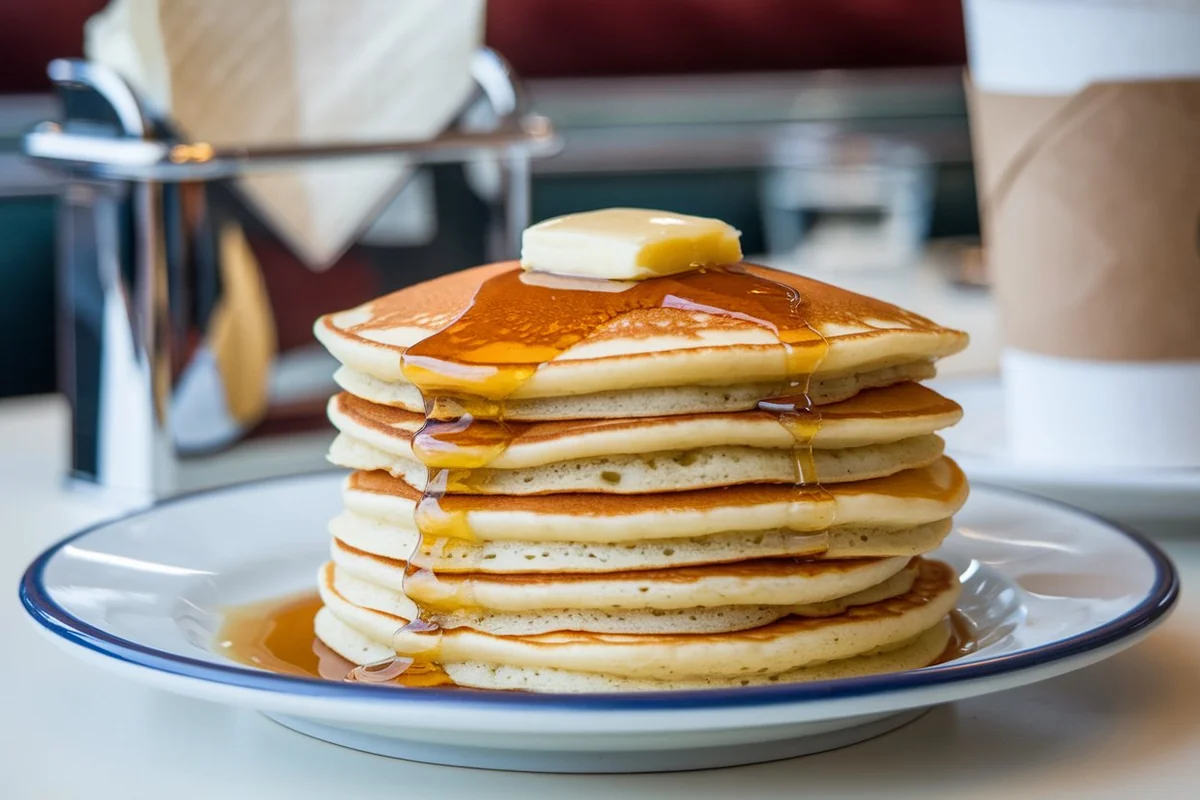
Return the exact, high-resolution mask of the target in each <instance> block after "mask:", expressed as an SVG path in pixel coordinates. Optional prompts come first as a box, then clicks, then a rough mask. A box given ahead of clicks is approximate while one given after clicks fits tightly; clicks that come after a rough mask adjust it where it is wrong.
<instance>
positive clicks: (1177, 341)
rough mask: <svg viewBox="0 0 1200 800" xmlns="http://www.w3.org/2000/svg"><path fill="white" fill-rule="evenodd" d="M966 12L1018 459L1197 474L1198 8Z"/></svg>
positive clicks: (1180, 2)
mask: <svg viewBox="0 0 1200 800" xmlns="http://www.w3.org/2000/svg"><path fill="white" fill-rule="evenodd" d="M964 6H965V17H966V24H967V43H968V52H969V57H970V75H969V78H968V81H967V83H968V90H969V93H970V102H971V127H972V138H973V141H974V147H975V153H976V168H977V180H978V183H979V197H980V209H981V213H982V215H983V221H984V235H985V239H986V242H987V247H988V259H989V268H990V274H991V277H992V281H993V284H994V286H995V291H996V298H997V303H998V305H999V309H1000V318H1001V324H1002V328H1003V333H1004V342H1005V351H1004V355H1003V358H1002V369H1003V375H1004V384H1005V399H1006V412H1007V414H1008V429H1009V431H1010V444H1011V447H1012V450H1013V455H1014V456H1016V457H1017V458H1020V459H1022V460H1028V461H1036V462H1041V463H1058V464H1072V465H1079V464H1086V465H1090V466H1122V467H1196V466H1200V411H1198V409H1200V44H1198V43H1200V1H1198V0H1136V1H1135V0H965V2H964Z"/></svg>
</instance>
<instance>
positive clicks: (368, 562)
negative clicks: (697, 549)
mask: <svg viewBox="0 0 1200 800" xmlns="http://www.w3.org/2000/svg"><path fill="white" fill-rule="evenodd" d="M330 557H331V559H332V562H333V563H334V564H335V565H337V567H338V569H339V570H344V571H345V572H347V573H349V574H351V575H354V576H356V577H358V578H361V579H363V580H367V581H370V582H371V583H374V584H377V585H379V586H383V587H386V588H388V589H392V590H394V591H396V592H401V591H402V592H404V594H405V595H407V596H408V597H409V598H410V599H412V600H415V601H416V602H418V603H420V604H421V605H422V607H424V608H429V609H435V610H455V609H460V608H481V609H487V610H491V611H533V610H539V609H546V608H605V609H611V608H623V609H636V608H653V609H677V608H704V607H709V606H727V605H743V606H744V605H777V606H791V605H800V604H809V603H823V602H825V601H827V600H833V599H835V598H838V597H844V596H847V595H851V594H854V593H856V592H861V591H862V590H864V589H867V588H869V587H871V586H875V585H876V584H879V583H882V582H883V581H885V580H887V579H888V578H890V577H892V576H893V575H895V574H896V573H897V572H899V571H900V570H902V569H903V568H904V566H905V564H907V563H908V562H909V559H907V558H902V557H896V558H859V559H848V560H838V559H822V560H817V561H813V560H799V559H793V558H771V559H756V560H748V561H741V562H737V563H732V564H710V565H705V566H698V567H673V568H670V569H659V570H653V569H643V570H635V571H630V572H605V573H591V574H587V573H575V574H572V573H558V574H543V573H537V572H529V573H520V574H508V575H505V574H495V573H466V574H463V573H459V574H447V575H437V576H435V575H434V574H433V573H432V572H430V571H429V570H427V569H424V570H419V571H416V572H414V573H412V574H411V575H409V576H407V581H406V576H405V568H406V565H407V562H405V561H402V560H398V559H388V558H383V557H382V556H377V555H373V554H370V553H366V552H364V551H361V550H356V549H354V548H351V547H350V546H348V545H346V544H344V543H342V542H338V541H337V540H334V542H333V546H332V547H331V552H330Z"/></svg>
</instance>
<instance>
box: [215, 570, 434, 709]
mask: <svg viewBox="0 0 1200 800" xmlns="http://www.w3.org/2000/svg"><path fill="white" fill-rule="evenodd" d="M320 609H321V597H320V596H319V595H318V594H317V593H315V592H312V593H308V594H301V595H292V596H290V597H285V598H280V599H275V600H267V601H265V602H261V603H252V604H250V605H246V606H240V607H238V608H235V609H232V610H230V611H229V612H228V613H227V614H226V615H225V622H224V624H222V626H221V630H220V632H219V633H218V634H217V640H216V645H215V647H216V650H217V652H219V653H221V654H222V655H224V656H226V657H227V658H229V659H231V660H233V661H237V662H239V663H241V664H246V665H248V666H252V667H258V668H260V669H266V670H270V671H271V672H278V673H281V674H284V675H295V676H298V677H302V678H322V679H324V680H332V681H352V682H361V683H382V684H388V685H393V686H401V687H410V688H417V687H432V686H451V685H453V682H452V681H451V680H450V677H449V676H448V675H446V673H445V672H444V671H442V669H441V668H440V667H438V666H436V665H435V664H432V663H430V662H428V661H425V662H421V661H416V660H412V659H396V660H395V661H394V662H393V661H388V662H384V663H382V664H372V665H368V666H366V667H360V666H358V665H356V664H354V663H353V662H350V661H347V660H346V659H344V658H342V657H341V656H339V655H338V654H337V653H335V652H333V650H331V649H330V648H329V647H328V646H327V645H326V644H325V643H324V642H322V641H321V640H320V639H318V638H317V636H316V633H315V632H314V631H313V619H314V618H315V617H316V615H317V612H318V611H319V610H320ZM393 664H394V665H395V666H393Z"/></svg>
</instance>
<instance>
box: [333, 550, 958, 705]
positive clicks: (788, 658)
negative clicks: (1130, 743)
mask: <svg viewBox="0 0 1200 800" xmlns="http://www.w3.org/2000/svg"><path fill="white" fill-rule="evenodd" d="M918 570H919V571H918V574H917V577H916V579H915V581H914V583H913V585H912V588H911V589H910V590H909V591H908V592H906V593H904V594H903V595H899V596H897V597H893V598H889V599H886V600H881V601H879V602H877V603H871V604H868V605H864V606H858V607H853V608H849V609H847V610H846V611H845V612H843V613H841V614H837V615H834V616H830V617H800V616H796V615H792V616H788V617H784V618H782V619H780V620H778V621H776V622H772V623H770V624H767V625H763V626H760V627H757V628H752V629H749V630H744V631H737V632H731V633H721V634H666V635H635V634H596V633H586V632H579V631H562V632H556V633H547V634H538V635H530V636H496V635H492V634H486V633H481V632H478V631H473V630H470V629H468V628H456V629H453V630H444V631H442V632H441V634H440V635H438V636H436V637H431V636H429V635H427V634H417V633H408V632H406V631H404V630H402V628H403V627H404V626H405V625H406V624H407V620H406V619H404V618H402V617H399V616H395V615H390V614H387V613H383V612H380V611H375V610H371V609H366V608H361V607H359V606H356V605H354V604H353V603H351V602H349V601H348V600H347V599H346V598H344V597H343V596H342V595H340V594H339V593H338V592H337V591H336V590H335V589H334V588H333V586H332V570H330V569H325V570H323V571H322V574H321V583H320V591H321V598H322V600H323V601H324V603H325V606H326V609H327V610H328V611H329V612H330V614H332V615H333V616H335V617H336V618H337V619H339V620H340V621H341V622H342V623H344V624H345V625H346V626H348V627H349V628H351V629H353V630H355V631H357V632H358V633H360V634H362V636H363V637H365V638H366V639H369V640H370V641H372V642H374V643H375V644H377V645H381V646H382V647H383V648H389V649H390V652H391V653H393V654H398V655H401V656H419V655H421V654H422V653H435V657H436V660H437V661H438V663H440V664H443V665H446V666H447V667H448V666H449V665H451V664H455V663H460V662H466V663H481V664H489V665H495V666H511V667H519V668H524V669H536V670H544V669H554V670H563V671H567V672H585V673H597V674H602V675H607V676H615V677H620V678H634V679H642V680H647V679H648V680H656V681H663V682H674V681H696V680H712V679H723V680H741V679H749V678H752V677H763V678H768V679H769V677H770V676H771V675H779V674H781V673H787V672H788V671H790V670H795V669H798V668H801V667H807V666H812V665H816V664H824V663H828V662H832V661H838V660H842V659H848V658H853V657H855V656H862V655H866V654H871V653H875V652H880V651H886V650H889V649H896V648H900V647H903V646H905V645H906V644H908V643H910V642H912V641H914V640H916V639H917V638H918V637H920V636H921V635H922V634H923V633H925V632H926V631H928V630H930V629H932V628H935V627H937V626H938V625H939V624H941V623H942V622H943V621H944V620H945V618H946V615H947V614H948V613H949V612H950V611H951V610H952V609H953V607H954V603H955V601H956V599H957V597H958V593H959V585H958V579H957V576H956V575H955V574H954V572H953V570H951V569H950V567H948V566H947V565H945V564H942V563H941V562H937V561H928V560H922V561H921V562H920V563H919V568H918ZM318 635H319V636H321V638H322V641H325V643H326V644H327V645H329V646H330V647H332V648H333V649H334V650H336V651H337V652H339V653H340V654H341V655H342V656H343V657H347V658H350V659H351V660H352V661H353V660H355V654H354V653H352V652H345V651H344V649H340V648H339V642H337V641H330V640H327V639H325V637H324V635H323V631H322V630H320V629H318ZM332 638H333V637H331V639H332ZM431 648H432V649H431ZM357 655H358V658H362V657H363V656H364V655H366V656H372V655H374V656H378V651H376V652H375V653H359V654H357ZM374 660H379V659H378V658H375V659H374ZM359 663H364V662H359ZM365 663H369V662H365Z"/></svg>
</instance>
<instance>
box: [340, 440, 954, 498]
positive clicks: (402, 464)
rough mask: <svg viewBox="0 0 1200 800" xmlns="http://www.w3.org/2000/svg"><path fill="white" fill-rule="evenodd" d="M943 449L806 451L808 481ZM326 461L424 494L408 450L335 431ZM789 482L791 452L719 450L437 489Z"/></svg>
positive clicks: (866, 474)
mask: <svg viewBox="0 0 1200 800" xmlns="http://www.w3.org/2000/svg"><path fill="white" fill-rule="evenodd" d="M393 441H395V440H393ZM944 446H945V445H944V443H943V441H942V439H941V437H940V436H937V435H936V434H929V435H926V436H914V437H913V438H911V439H902V440H900V441H898V442H888V443H886V444H872V445H863V446H862V447H848V448H843V449H839V450H814V451H812V456H811V468H812V473H813V475H812V476H811V477H815V479H816V481H818V482H820V483H822V484H825V485H830V484H837V483H848V482H851V481H864V480H870V479H872V478H882V477H887V476H889V475H894V474H895V473H897V472H901V471H903V470H908V469H914V468H919V467H925V466H929V465H930V464H933V463H934V462H935V461H937V460H938V459H939V458H941V456H942V451H943V449H944ZM329 460H330V461H331V462H333V463H334V464H337V465H338V466H340V467H349V468H350V469H357V470H368V471H370V470H383V471H385V472H387V473H389V474H391V475H393V476H394V477H397V478H400V479H402V480H403V481H404V482H405V483H408V484H409V485H410V486H413V487H414V488H416V489H421V490H423V489H424V488H425V481H426V474H427V473H426V468H425V465H424V464H422V463H421V462H419V461H417V460H415V459H414V458H412V453H411V450H410V451H409V457H407V458H406V457H404V456H402V455H398V454H395V453H389V452H385V451H383V450H380V449H378V448H376V447H373V446H371V445H369V444H367V443H365V442H363V441H360V440H358V439H356V438H354V437H352V436H350V435H349V434H347V433H341V434H339V435H338V437H337V438H336V439H334V441H333V444H332V445H331V446H330V448H329ZM797 478H798V476H797V459H796V455H795V454H794V453H793V452H792V451H791V450H780V449H774V450H766V449H760V448H754V447H728V446H726V447H703V448H698V449H696V450H675V451H667V452H657V453H646V454H643V455H631V456H618V455H613V456H596V457H592V458H577V459H571V460H569V461H560V462H557V463H554V464H546V465H543V466H537V467H527V468H523V469H491V468H486V467H485V468H482V469H471V470H450V471H449V482H448V484H447V485H446V488H445V490H444V491H445V493H446V494H483V495H508V496H519V495H539V494H551V493H555V494H561V493H575V492H596V493H601V494H656V493H659V492H681V491H689V490H694V489H709V488H715V487H723V486H738V485H742V484H788V485H789V486H794V485H795V484H796V483H797Z"/></svg>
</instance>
